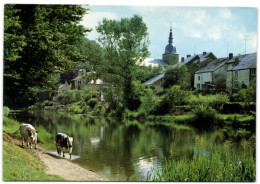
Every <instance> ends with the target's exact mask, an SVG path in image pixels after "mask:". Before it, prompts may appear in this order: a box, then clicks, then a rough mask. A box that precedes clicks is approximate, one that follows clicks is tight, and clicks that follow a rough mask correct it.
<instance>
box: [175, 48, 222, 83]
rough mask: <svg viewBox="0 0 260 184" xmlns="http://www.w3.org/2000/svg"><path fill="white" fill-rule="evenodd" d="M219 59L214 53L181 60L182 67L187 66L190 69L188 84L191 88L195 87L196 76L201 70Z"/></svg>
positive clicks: (204, 53) (195, 55)
mask: <svg viewBox="0 0 260 184" xmlns="http://www.w3.org/2000/svg"><path fill="white" fill-rule="evenodd" d="M215 59H217V58H216V56H215V55H214V54H213V53H212V52H209V53H207V52H203V53H202V54H194V55H193V56H191V55H187V57H186V59H185V58H184V57H182V58H181V62H180V64H179V65H180V66H182V65H186V67H187V69H188V76H187V82H188V84H189V86H190V87H191V88H193V87H194V74H195V72H196V71H198V70H199V69H201V68H203V67H205V66H206V65H207V64H208V63H210V62H211V61H213V60H215Z"/></svg>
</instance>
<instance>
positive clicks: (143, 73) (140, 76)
mask: <svg viewBox="0 0 260 184" xmlns="http://www.w3.org/2000/svg"><path fill="white" fill-rule="evenodd" d="M162 71H163V67H162V66H161V65H159V66H154V67H152V66H150V65H149V66H140V67H138V68H137V69H136V79H137V80H139V81H141V82H142V83H143V82H145V81H147V80H148V79H150V78H152V77H154V76H155V75H158V74H160V73H162Z"/></svg>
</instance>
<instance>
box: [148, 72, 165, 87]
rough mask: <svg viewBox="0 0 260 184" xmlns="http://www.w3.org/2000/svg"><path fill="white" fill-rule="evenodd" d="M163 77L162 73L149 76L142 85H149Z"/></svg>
mask: <svg viewBox="0 0 260 184" xmlns="http://www.w3.org/2000/svg"><path fill="white" fill-rule="evenodd" d="M163 77H164V73H162V74H159V75H156V76H154V77H152V78H150V79H149V80H148V81H146V82H144V83H143V84H144V85H150V84H154V83H155V82H156V81H158V80H160V79H162V78H163Z"/></svg>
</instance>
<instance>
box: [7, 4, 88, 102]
mask: <svg viewBox="0 0 260 184" xmlns="http://www.w3.org/2000/svg"><path fill="white" fill-rule="evenodd" d="M10 7H11V8H10ZM86 11H87V10H86V9H85V8H83V7H82V6H79V5H22V4H20V5H12V6H9V5H6V6H5V33H4V35H5V40H4V43H5V48H4V49H5V57H4V59H5V60H4V83H5V85H4V96H5V98H6V99H11V103H15V102H14V100H15V98H29V97H31V96H32V92H33V91H34V89H36V88H38V89H49V90H50V89H54V88H56V87H57V86H55V85H54V83H53V80H52V79H53V75H54V74H56V73H64V72H66V71H68V70H70V69H71V68H72V66H73V65H74V63H75V62H77V61H80V60H82V59H83V57H82V55H81V54H80V52H79V50H78V49H77V48H78V45H79V44H80V42H81V39H82V36H83V35H84V34H85V33H86V32H87V31H90V30H87V29H86V28H84V27H83V26H82V25H80V24H79V22H80V21H81V19H82V17H83V15H84V14H85V13H86ZM12 15H15V18H13V16H12ZM9 22H11V23H9ZM9 25H16V27H14V26H9ZM10 33H11V34H13V37H16V38H19V39H21V38H22V39H23V40H24V42H25V43H20V47H19V45H18V46H15V49H16V51H17V52H16V53H17V54H16V53H15V52H13V53H14V54H16V56H14V57H9V55H8V53H10V50H13V49H12V48H11V47H10V45H9V42H10V38H9V37H8V34H10ZM13 58H15V59H13ZM13 76H15V77H13Z"/></svg>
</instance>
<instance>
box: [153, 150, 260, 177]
mask: <svg viewBox="0 0 260 184" xmlns="http://www.w3.org/2000/svg"><path fill="white" fill-rule="evenodd" d="M152 171H154V172H155V175H154V176H148V180H149V181H182V182H184V181H186V182H191V181H192V182H196V181H200V182H242V181H243V182H245V181H247V182H253V181H255V180H256V164H255V160H254V158H253V156H252V155H249V154H248V153H246V152H244V154H243V155H242V157H240V158H237V157H236V155H235V154H233V155H230V154H229V153H225V154H224V156H223V155H222V154H221V153H217V152H214V153H212V155H211V156H206V155H205V154H203V155H202V154H201V155H199V156H193V158H192V159H191V160H188V159H181V160H179V161H175V160H168V161H165V163H164V165H163V169H162V170H161V171H159V170H156V169H154V168H153V169H152Z"/></svg>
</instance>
